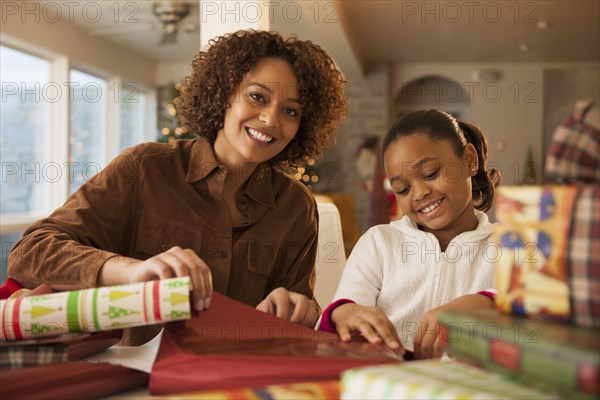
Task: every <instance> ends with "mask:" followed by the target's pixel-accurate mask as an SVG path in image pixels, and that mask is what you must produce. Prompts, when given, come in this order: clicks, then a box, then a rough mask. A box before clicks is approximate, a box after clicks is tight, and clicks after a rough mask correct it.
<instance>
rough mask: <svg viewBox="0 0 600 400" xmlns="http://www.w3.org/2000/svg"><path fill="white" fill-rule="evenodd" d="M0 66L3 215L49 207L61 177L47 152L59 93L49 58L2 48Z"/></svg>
mask: <svg viewBox="0 0 600 400" xmlns="http://www.w3.org/2000/svg"><path fill="white" fill-rule="evenodd" d="M0 69H1V70H2V74H1V81H2V89H1V103H0V115H1V118H0V156H1V160H2V182H1V183H2V190H1V191H0V213H2V214H15V213H28V212H35V211H45V210H47V209H48V207H49V204H48V203H47V199H48V196H47V195H46V193H47V192H48V190H49V189H48V186H49V184H50V183H51V182H53V181H54V180H55V179H57V176H56V173H57V171H56V167H55V166H54V165H53V164H51V163H50V162H49V161H50V153H49V151H48V149H49V145H48V144H49V140H50V124H49V121H50V120H51V118H50V117H51V104H52V101H54V100H55V99H56V97H57V92H56V89H57V88H56V85H55V84H54V83H51V82H50V73H51V70H50V62H48V61H46V60H44V59H42V58H39V57H35V56H32V55H29V54H26V53H23V52H20V51H17V50H13V49H11V48H8V47H5V46H0Z"/></svg>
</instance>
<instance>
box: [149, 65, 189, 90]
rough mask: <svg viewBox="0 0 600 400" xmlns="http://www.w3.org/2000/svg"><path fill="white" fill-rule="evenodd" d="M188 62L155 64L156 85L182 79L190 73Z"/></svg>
mask: <svg viewBox="0 0 600 400" xmlns="http://www.w3.org/2000/svg"><path fill="white" fill-rule="evenodd" d="M191 63H192V60H190V61H189V62H174V63H159V64H157V65H156V76H155V78H154V81H155V83H156V85H157V86H164V85H169V84H172V83H177V82H181V81H183V79H184V78H185V77H186V76H188V75H189V74H190V65H191Z"/></svg>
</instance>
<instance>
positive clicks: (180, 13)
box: [90, 1, 198, 45]
mask: <svg viewBox="0 0 600 400" xmlns="http://www.w3.org/2000/svg"><path fill="white" fill-rule="evenodd" d="M191 12H192V4H190V3H189V2H185V1H155V2H154V3H153V4H152V8H151V10H148V9H145V10H141V13H140V18H138V19H139V23H137V24H135V26H132V25H131V24H125V23H122V24H119V25H120V26H114V27H108V28H100V29H94V30H92V31H90V35H91V36H103V35H116V34H122V33H132V32H145V31H156V30H160V32H161V37H160V41H159V44H160V45H164V44H174V43H176V42H177V36H178V33H179V31H183V32H186V33H194V32H198V24H197V23H187V24H184V23H183V22H184V20H185V18H186V17H188V16H189V15H190V13H191ZM149 17H150V18H151V20H149V21H148V19H149ZM144 20H145V21H144ZM124 22H125V21H124Z"/></svg>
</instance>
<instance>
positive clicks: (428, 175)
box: [423, 168, 441, 180]
mask: <svg viewBox="0 0 600 400" xmlns="http://www.w3.org/2000/svg"><path fill="white" fill-rule="evenodd" d="M440 170H441V168H438V169H437V170H435V171H434V172H432V173H430V174H427V175H425V176H423V179H426V180H430V179H434V178H435V177H436V176H437V175H438V173H439V172H440Z"/></svg>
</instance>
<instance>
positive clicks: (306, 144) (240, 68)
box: [175, 30, 347, 168]
mask: <svg viewBox="0 0 600 400" xmlns="http://www.w3.org/2000/svg"><path fill="white" fill-rule="evenodd" d="M209 45H210V47H209V48H208V50H206V51H201V52H200V53H198V54H197V55H196V57H195V59H194V61H193V62H192V66H191V68H192V73H191V75H189V76H188V77H187V78H186V80H185V83H184V85H183V88H182V90H181V94H180V96H179V98H178V99H177V100H176V102H175V104H176V106H177V111H178V115H179V117H180V119H181V122H182V124H183V125H184V126H185V127H186V128H187V129H188V131H189V132H191V133H193V134H195V135H197V136H201V137H204V138H206V139H207V140H208V141H209V142H210V143H214V141H215V139H216V137H217V132H218V131H219V130H220V129H222V128H223V124H224V119H225V111H226V110H227V108H228V107H230V104H229V102H230V97H231V96H232V95H233V94H234V93H235V92H236V89H237V88H238V86H239V85H240V84H241V82H242V80H243V78H244V76H245V75H246V73H248V72H249V71H250V70H252V69H253V68H254V66H255V65H256V63H257V62H258V60H259V59H260V58H262V57H277V58H281V59H284V60H286V61H288V62H289V63H290V65H291V66H292V69H293V70H294V71H295V73H296V79H297V80H298V92H299V96H300V103H301V107H302V118H301V120H300V126H299V128H298V132H297V134H296V136H295V138H294V139H293V140H292V141H291V142H290V143H289V144H288V146H287V147H286V148H285V149H284V150H283V151H282V152H281V153H280V154H278V155H277V156H276V157H275V158H274V159H273V160H272V161H273V162H274V163H275V164H276V165H279V166H281V167H291V168H295V167H297V166H301V165H303V164H305V163H306V161H308V159H311V158H312V159H314V158H316V157H318V156H319V155H321V154H322V152H323V151H324V150H325V148H326V146H327V145H328V144H329V141H330V139H331V136H332V135H333V133H334V131H335V130H336V129H337V127H338V124H339V123H340V121H341V120H342V119H343V118H344V117H345V116H346V114H347V107H346V98H345V96H344V86H345V83H346V80H345V79H344V77H343V76H342V74H341V73H340V71H338V69H337V68H336V66H335V63H334V61H333V59H332V58H331V56H329V54H327V53H326V52H325V50H323V49H322V48H321V47H319V46H318V45H316V44H314V43H313V42H311V41H303V40H298V39H297V38H295V37H291V38H288V39H284V38H283V37H282V36H281V35H280V34H278V33H276V32H266V31H255V30H241V31H237V32H235V33H231V34H227V35H224V36H220V37H218V38H215V39H213V40H211V41H210V43H209Z"/></svg>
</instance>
